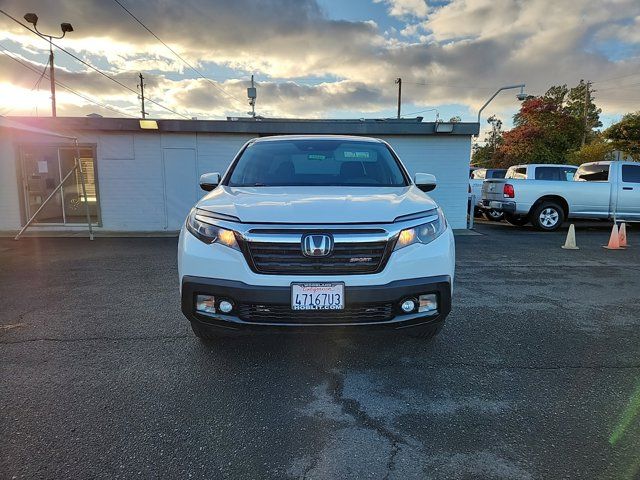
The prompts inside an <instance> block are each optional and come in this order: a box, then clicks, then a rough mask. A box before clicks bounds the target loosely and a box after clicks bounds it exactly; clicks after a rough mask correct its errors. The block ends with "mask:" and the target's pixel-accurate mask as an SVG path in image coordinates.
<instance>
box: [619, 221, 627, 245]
mask: <svg viewBox="0 0 640 480" xmlns="http://www.w3.org/2000/svg"><path fill="white" fill-rule="evenodd" d="M618 243H619V244H620V248H627V224H626V223H624V222H622V223H621V224H620V230H619V231H618Z"/></svg>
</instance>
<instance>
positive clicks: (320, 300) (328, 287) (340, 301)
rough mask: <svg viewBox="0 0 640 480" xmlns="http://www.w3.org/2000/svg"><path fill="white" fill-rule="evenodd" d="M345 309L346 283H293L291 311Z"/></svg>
mask: <svg viewBox="0 0 640 480" xmlns="http://www.w3.org/2000/svg"><path fill="white" fill-rule="evenodd" d="M342 309H344V283H292V284H291V310H342Z"/></svg>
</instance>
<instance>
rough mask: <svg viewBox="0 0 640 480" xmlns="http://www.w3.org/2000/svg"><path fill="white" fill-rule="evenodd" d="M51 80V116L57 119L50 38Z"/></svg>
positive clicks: (54, 74) (54, 75) (54, 73)
mask: <svg viewBox="0 0 640 480" xmlns="http://www.w3.org/2000/svg"><path fill="white" fill-rule="evenodd" d="M49 80H50V82H51V116H52V117H54V118H55V117H57V110H56V71H55V68H53V45H52V44H51V37H49Z"/></svg>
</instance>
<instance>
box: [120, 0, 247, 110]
mask: <svg viewBox="0 0 640 480" xmlns="http://www.w3.org/2000/svg"><path fill="white" fill-rule="evenodd" d="M113 1H114V2H116V3H117V4H118V5H120V6H121V7H122V9H123V10H124V11H125V12H127V13H128V14H129V15H130V16H131V18H133V19H134V20H135V21H136V22H138V23H139V24H140V25H141V26H142V28H144V29H145V30H146V31H147V32H149V33H150V34H151V35H153V36H154V38H155V39H156V40H158V41H159V42H160V43H161V44H162V45H164V46H165V47H166V48H167V49H168V50H169V51H170V52H171V53H173V54H174V55H175V56H176V57H178V58H179V59H180V60H181V61H182V62H183V63H184V64H185V65H186V66H187V67H189V68H190V69H191V70H193V71H194V72H196V73H197V74H198V76H200V77H201V78H203V79H204V80H206V81H207V82H209V83H210V84H211V85H213V87H214V88H216V89H217V90H219V91H220V92H222V93H223V94H225V95H226V96H228V97H229V98H232V99H233V100H235V101H237V102H239V103H242V104H243V105H244V102H243V101H242V100H240V99H238V98H237V97H235V96H233V95H232V94H230V93H229V92H227V91H226V90H224V89H223V88H221V87H220V86H219V85H217V84H216V83H215V82H214V81H213V80H211V79H210V78H208V77H206V76H205V75H203V74H202V73H201V72H200V71H199V70H198V69H197V68H195V67H194V66H193V65H191V64H190V63H189V62H187V61H186V60H185V59H184V58H183V57H182V56H181V55H180V54H179V53H178V52H176V51H175V50H174V49H173V48H171V47H170V46H169V45H167V44H166V43H165V42H164V41H163V40H162V39H161V38H160V37H158V35H156V34H155V33H153V31H152V30H151V29H150V28H149V27H147V26H146V25H145V24H144V23H143V22H142V20H140V19H139V18H138V17H136V16H135V15H134V14H133V13H131V11H130V10H129V9H128V8H127V7H125V6H124V5H123V4H122V3H121V2H120V0H113Z"/></svg>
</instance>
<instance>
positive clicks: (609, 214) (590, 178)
mask: <svg viewBox="0 0 640 480" xmlns="http://www.w3.org/2000/svg"><path fill="white" fill-rule="evenodd" d="M482 204H483V206H484V207H485V208H492V209H494V210H498V211H501V212H504V214H505V219H506V220H507V221H508V222H509V223H512V224H514V225H526V224H527V223H529V222H531V223H532V224H533V225H534V226H535V227H537V228H538V229H540V230H544V231H553V230H557V229H558V228H560V226H561V225H562V223H563V222H564V220H565V219H567V218H602V219H613V218H616V219H619V220H626V221H640V163H636V162H593V163H585V164H582V165H580V167H579V168H578V170H577V171H576V173H575V176H574V178H573V181H569V182H558V181H553V180H518V179H514V178H510V179H491V180H485V181H484V183H483V185H482Z"/></svg>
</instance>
